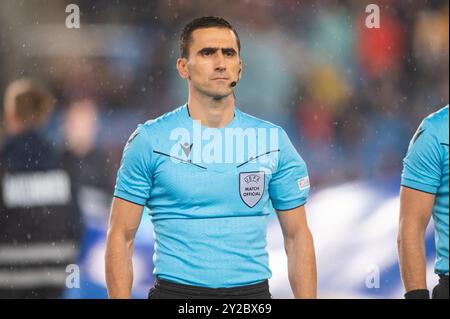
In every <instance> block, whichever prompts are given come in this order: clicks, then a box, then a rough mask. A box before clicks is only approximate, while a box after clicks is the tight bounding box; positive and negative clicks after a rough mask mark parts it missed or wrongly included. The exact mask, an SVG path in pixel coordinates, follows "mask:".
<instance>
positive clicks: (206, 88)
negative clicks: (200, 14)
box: [178, 28, 241, 99]
mask: <svg viewBox="0 0 450 319" xmlns="http://www.w3.org/2000/svg"><path fill="white" fill-rule="evenodd" d="M178 68H179V70H180V74H181V75H182V76H183V77H184V78H187V79H189V80H190V85H192V86H193V88H194V89H196V90H197V91H199V92H201V93H202V94H204V95H206V96H209V97H212V98H216V99H219V98H224V97H227V96H229V95H230V94H232V93H233V89H232V88H231V86H230V84H231V82H233V81H237V80H238V79H239V78H240V70H241V61H240V58H239V50H238V46H237V39H236V36H235V35H234V33H233V31H232V30H230V29H227V28H204V29H197V30H195V31H194V32H193V33H192V41H191V43H190V46H189V57H188V58H187V59H179V61H178Z"/></svg>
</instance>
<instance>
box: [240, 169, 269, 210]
mask: <svg viewBox="0 0 450 319" xmlns="http://www.w3.org/2000/svg"><path fill="white" fill-rule="evenodd" d="M265 185H266V183H265V173H264V172H248V173H240V174H239V193H240V195H241V199H242V201H243V202H244V203H245V205H247V206H248V207H250V208H253V207H255V206H256V204H258V203H259V201H260V200H261V198H262V197H263V195H264V188H265Z"/></svg>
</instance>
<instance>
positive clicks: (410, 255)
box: [398, 105, 449, 299]
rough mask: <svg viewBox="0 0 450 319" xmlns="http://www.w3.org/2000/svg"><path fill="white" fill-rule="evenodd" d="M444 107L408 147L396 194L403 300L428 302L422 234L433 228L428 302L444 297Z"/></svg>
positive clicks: (446, 271)
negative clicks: (433, 254)
mask: <svg viewBox="0 0 450 319" xmlns="http://www.w3.org/2000/svg"><path fill="white" fill-rule="evenodd" d="M448 123H449V122H448V105H447V106H446V107H444V108H442V109H441V110H439V111H437V112H435V113H433V114H431V115H430V116H428V117H427V118H426V119H425V120H424V121H423V122H422V124H421V125H420V127H419V129H418V130H417V132H416V134H415V135H414V137H413V139H412V140H411V143H410V145H409V150H408V153H407V155H406V157H405V160H404V168H403V174H402V186H401V193H400V202H401V206H400V230H399V236H398V251H399V257H400V269H401V274H402V278H403V283H404V286H405V289H406V294H405V298H406V299H429V298H430V293H429V291H428V289H427V281H426V257H425V256H426V254H425V242H424V241H425V240H424V237H425V231H426V229H427V226H428V223H429V221H430V218H431V217H433V220H434V224H435V241H436V250H437V258H436V263H435V273H436V274H437V275H439V284H438V285H437V286H436V287H435V288H434V290H433V294H432V297H433V299H448V298H449V286H448V275H449V269H448V267H449V266H448V261H449V260H448V258H449V257H448V246H449V238H448V232H449V219H448V215H449V203H448V201H449V193H448V189H449V179H448V178H449V177H448V145H449V143H448V133H449V124H448Z"/></svg>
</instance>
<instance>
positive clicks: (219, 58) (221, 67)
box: [214, 52, 226, 71]
mask: <svg viewBox="0 0 450 319" xmlns="http://www.w3.org/2000/svg"><path fill="white" fill-rule="evenodd" d="M214 66H215V69H216V71H225V69H226V64H225V56H224V55H223V53H222V52H217V54H216V56H215V61H214Z"/></svg>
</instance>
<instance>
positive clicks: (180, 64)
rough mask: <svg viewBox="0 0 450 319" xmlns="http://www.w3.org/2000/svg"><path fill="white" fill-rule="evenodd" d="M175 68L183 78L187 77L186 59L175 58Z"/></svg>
mask: <svg viewBox="0 0 450 319" xmlns="http://www.w3.org/2000/svg"><path fill="white" fill-rule="evenodd" d="M177 70H178V74H179V75H180V76H181V77H182V78H183V79H185V80H188V79H189V71H188V69H187V59H186V58H179V59H178V60H177Z"/></svg>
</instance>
